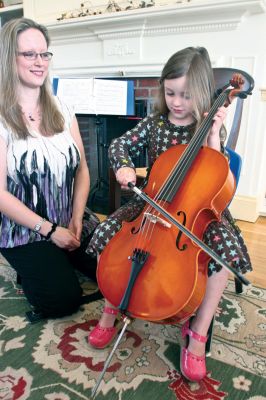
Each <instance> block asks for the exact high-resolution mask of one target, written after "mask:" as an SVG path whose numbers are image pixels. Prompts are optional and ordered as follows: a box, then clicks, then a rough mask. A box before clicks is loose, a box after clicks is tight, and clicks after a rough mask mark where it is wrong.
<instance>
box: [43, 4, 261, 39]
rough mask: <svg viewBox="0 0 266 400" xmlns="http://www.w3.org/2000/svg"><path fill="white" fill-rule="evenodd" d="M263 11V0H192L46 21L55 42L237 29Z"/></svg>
mask: <svg viewBox="0 0 266 400" xmlns="http://www.w3.org/2000/svg"><path fill="white" fill-rule="evenodd" d="M265 11H266V2H265V0H247V1H245V0H223V1H216V0H212V1H210V0H194V1H192V2H191V3H190V2H189V3H187V2H186V3H176V4H172V5H168V6H167V5H165V6H154V7H147V8H138V9H135V10H129V11H120V12H112V13H105V14H100V15H95V16H88V17H80V18H69V19H65V20H61V21H56V22H54V21H50V22H46V26H47V27H48V29H49V32H50V35H51V37H52V41H53V43H54V44H58V43H59V42H61V43H62V42H63V43H64V44H68V43H73V42H81V41H84V40H95V39H99V40H108V39H120V38H128V37H139V36H157V35H165V34H166V35H169V34H178V33H181V34H182V33H197V32H210V31H223V30H233V29H236V28H237V27H238V26H239V24H240V23H241V22H242V21H243V19H244V18H245V17H246V16H248V15H252V14H257V13H263V12H265Z"/></svg>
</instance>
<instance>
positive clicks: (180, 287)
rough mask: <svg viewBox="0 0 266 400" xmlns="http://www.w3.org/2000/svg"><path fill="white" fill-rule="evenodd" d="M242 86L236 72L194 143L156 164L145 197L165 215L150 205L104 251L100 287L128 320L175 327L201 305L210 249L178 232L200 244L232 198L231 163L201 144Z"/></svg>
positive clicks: (243, 94) (173, 149)
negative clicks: (198, 240)
mask: <svg viewBox="0 0 266 400" xmlns="http://www.w3.org/2000/svg"><path fill="white" fill-rule="evenodd" d="M243 83H244V80H243V77H242V76H241V75H239V74H235V75H234V76H233V77H232V79H231V81H230V82H229V84H228V86H230V88H228V86H227V87H226V88H223V89H222V90H221V91H220V94H219V95H218V97H217V98H216V100H215V101H214V104H213V106H212V107H211V110H210V111H209V113H208V115H207V117H206V118H205V119H204V120H203V122H202V124H201V126H200V127H199V129H198V130H197V132H196V133H195V134H194V136H193V138H192V140H191V141H190V143H189V144H188V145H178V146H173V147H171V148H169V149H168V150H167V151H165V152H164V153H162V154H161V155H160V156H159V158H158V159H157V160H156V161H155V163H154V164H153V166H152V169H151V171H150V174H149V179H148V183H147V185H146V187H145V195H146V198H149V199H153V201H154V202H155V203H156V205H157V206H158V207H160V210H159V211H158V209H157V210H156V209H155V208H154V204H153V205H151V203H150V204H148V205H147V206H145V208H144V210H143V212H142V213H141V214H140V216H139V217H137V218H136V219H135V220H134V221H132V222H124V223H123V226H122V228H121V230H120V231H119V232H118V233H117V234H116V235H115V236H114V237H113V238H112V239H111V240H110V242H109V243H108V244H107V246H106V247H105V249H104V250H103V252H102V253H101V256H100V260H99V264H98V268H97V279H98V285H99V288H100V290H101V292H102V294H103V295H104V297H105V298H106V299H107V300H108V301H109V302H110V303H111V304H113V305H114V306H116V307H117V308H118V309H119V310H120V311H121V312H122V313H123V314H126V315H128V316H130V317H133V318H139V319H144V320H149V321H154V322H159V323H177V322H180V321H183V320H186V319H187V318H189V316H191V315H193V314H194V313H195V311H196V310H197V308H198V307H199V305H200V304H201V301H202V299H203V297H204V293H205V286H206V281H207V264H208V261H209V258H210V257H208V256H207V254H206V248H205V249H204V251H203V250H202V247H201V246H200V247H199V246H198V245H199V243H198V242H197V244H195V240H193V239H192V240H191V238H189V237H188V236H187V234H183V232H182V229H180V228H181V227H182V226H183V227H184V228H185V229H186V231H189V232H190V233H191V234H192V238H193V237H194V238H195V239H197V238H198V239H200V240H201V238H202V236H203V233H204V231H205V230H206V228H207V226H208V225H209V224H210V223H211V222H212V221H215V220H219V219H220V216H221V213H222V211H223V210H224V209H225V208H226V206H227V205H228V204H229V203H230V201H231V199H232V197H233V194H234V191H235V180H234V177H233V175H232V173H231V171H230V169H229V164H228V160H227V158H226V157H225V156H224V155H223V154H221V153H220V152H218V151H216V150H213V149H211V148H208V147H205V146H202V143H203V142H204V140H205V138H206V136H207V134H208V131H209V128H210V125H211V123H212V119H213V117H214V115H215V113H216V111H217V109H218V108H219V107H221V106H222V105H228V103H230V102H231V101H232V100H233V98H235V97H237V96H239V97H242V98H244V97H246V96H247V94H250V92H249V93H248V91H246V92H244V91H242V90H241V89H242V86H243ZM232 87H233V88H232ZM217 170H218V171H219V174H218V175H217V172H216V171H217ZM204 182H207V184H206V183H205V186H206V187H204ZM203 189H204V190H203ZM143 198H144V199H145V196H144V197H143ZM145 200H146V199H145ZM146 201H147V200H146ZM164 211H165V212H166V213H167V214H168V215H169V216H170V218H171V217H172V220H171V221H170V222H169V217H168V216H167V215H162V212H164ZM175 222H176V223H175ZM221 261H222V260H221ZM221 263H222V262H221ZM222 265H223V264H222ZM227 267H228V266H227ZM132 271H133V273H132ZM231 272H233V271H231ZM243 279H244V278H243ZM243 282H244V283H245V284H247V282H245V280H244V281H243Z"/></svg>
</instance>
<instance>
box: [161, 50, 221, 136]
mask: <svg viewBox="0 0 266 400" xmlns="http://www.w3.org/2000/svg"><path fill="white" fill-rule="evenodd" d="M184 75H186V76H187V83H188V87H187V90H188V92H189V93H190V95H191V99H192V104H193V109H194V113H193V116H194V118H195V121H196V129H197V128H198V126H199V125H200V123H201V122H202V120H203V114H204V113H205V112H208V111H209V110H210V108H211V104H212V101H213V99H214V94H215V84H214V76H213V70H212V66H211V61H210V58H209V54H208V52H207V50H206V49H205V48H204V47H187V48H185V49H183V50H180V51H178V52H177V53H175V54H173V55H172V56H171V57H170V58H169V60H168V61H167V63H166V64H165V66H164V68H163V70H162V74H161V78H160V87H159V97H158V102H157V104H156V106H155V110H156V111H157V112H158V113H160V114H167V113H168V112H169V110H168V108H167V105H166V102H165V89H164V81H165V79H175V78H180V77H182V76H184Z"/></svg>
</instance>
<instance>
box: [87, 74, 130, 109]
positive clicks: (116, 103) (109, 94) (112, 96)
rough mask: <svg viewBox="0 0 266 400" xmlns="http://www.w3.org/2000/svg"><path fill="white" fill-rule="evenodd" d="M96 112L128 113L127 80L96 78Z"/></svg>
mask: <svg viewBox="0 0 266 400" xmlns="http://www.w3.org/2000/svg"><path fill="white" fill-rule="evenodd" d="M93 89H94V99H95V110H96V114H110V115H126V114H127V82H126V81H114V80H113V81H112V80H109V79H95V80H94V88H93Z"/></svg>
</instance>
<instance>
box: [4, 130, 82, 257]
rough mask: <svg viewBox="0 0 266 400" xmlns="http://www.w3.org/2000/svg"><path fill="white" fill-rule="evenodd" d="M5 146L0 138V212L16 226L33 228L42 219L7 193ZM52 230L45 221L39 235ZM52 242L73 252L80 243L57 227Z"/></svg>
mask: <svg viewBox="0 0 266 400" xmlns="http://www.w3.org/2000/svg"><path fill="white" fill-rule="evenodd" d="M6 158H7V146H6V143H5V141H4V139H3V138H1V137H0V212H1V213H2V214H5V215H6V216H7V217H8V218H9V219H11V220H12V221H14V222H15V223H16V224H18V225H22V226H25V227H27V228H29V229H32V230H33V229H34V227H35V226H36V225H37V224H38V223H39V222H40V221H41V220H42V217H41V216H40V215H38V214H36V213H35V212H33V211H32V210H30V209H29V208H28V207H27V206H25V204H23V203H22V202H21V201H20V200H18V199H17V198H16V197H15V196H13V195H12V194H11V193H9V192H8V191H7V164H6ZM51 228H52V223H51V222H50V221H45V222H43V223H42V225H41V229H40V231H39V233H40V234H41V235H43V236H46V235H47V234H48V232H50V230H51ZM51 239H52V241H53V242H54V243H55V244H56V245H57V246H59V247H62V248H66V249H69V250H73V249H74V248H77V247H79V245H80V243H79V241H78V240H77V239H76V237H75V235H74V234H73V233H72V232H71V231H70V230H69V229H66V228H63V227H58V228H57V229H56V231H55V232H54V233H53V234H52V236H51Z"/></svg>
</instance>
